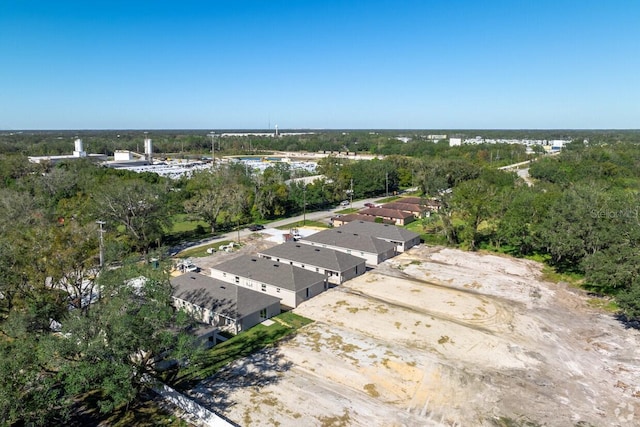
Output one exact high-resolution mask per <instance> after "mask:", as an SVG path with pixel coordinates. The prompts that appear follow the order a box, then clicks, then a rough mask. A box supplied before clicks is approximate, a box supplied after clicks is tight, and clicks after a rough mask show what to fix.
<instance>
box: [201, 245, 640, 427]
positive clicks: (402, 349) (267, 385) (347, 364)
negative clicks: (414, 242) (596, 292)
mask: <svg viewBox="0 0 640 427" xmlns="http://www.w3.org/2000/svg"><path fill="white" fill-rule="evenodd" d="M540 268H541V266H540V265H539V264H537V263H535V262H531V261H525V260H515V259H512V258H507V257H499V256H494V255H484V254H477V253H468V252H462V251H458V250H453V249H443V248H433V247H427V246H424V245H422V246H420V247H418V248H414V249H412V250H410V251H409V252H407V253H405V254H402V255H400V256H398V257H396V258H394V259H392V260H389V261H387V262H385V263H384V264H382V265H380V266H378V267H377V268H376V269H374V270H372V271H370V272H368V273H367V274H365V275H363V276H360V277H358V278H356V279H354V280H351V281H349V282H347V283H346V284H344V285H342V286H340V287H337V288H334V289H331V290H329V291H327V292H325V293H323V294H321V295H319V296H317V297H315V298H314V299H312V300H310V301H307V302H305V303H304V304H302V305H301V306H300V307H298V308H297V309H296V310H295V312H297V313H298V314H300V315H303V316H306V317H309V318H311V319H314V320H315V322H314V323H313V324H311V325H309V326H307V327H305V328H303V329H302V330H300V331H299V333H298V334H297V335H296V336H295V337H294V338H292V339H290V340H288V341H286V342H284V343H282V344H281V345H280V346H278V347H277V348H273V349H269V350H267V351H265V352H263V353H261V354H258V355H256V356H254V357H252V358H249V359H244V360H240V361H237V362H236V363H235V364H233V365H232V366H231V367H229V368H228V369H227V370H225V371H224V372H222V373H221V374H219V375H217V376H216V377H213V378H211V379H208V380H206V381H203V382H202V383H201V384H200V385H199V386H198V387H197V388H196V389H194V390H193V391H192V394H193V395H194V396H196V397H198V398H199V399H200V400H202V401H203V402H206V403H207V404H208V405H210V406H211V407H212V408H213V409H216V410H218V411H220V412H221V413H223V414H224V415H225V416H227V417H229V418H230V419H231V420H233V421H235V422H237V423H239V424H241V425H243V426H267V425H281V426H289V425H290V426H298V425H305V426H329V425H334V426H338V425H354V426H372V425H385V426H396V425H397V426H400V425H404V426H431V425H434V426H435V425H448V426H454V425H460V426H483V425H485V426H492V425H496V424H495V422H494V421H495V420H498V419H500V418H501V417H504V418H506V419H509V420H513V421H515V422H518V423H522V424H523V425H525V424H526V423H527V422H532V423H537V424H539V425H546V426H574V425H580V426H588V425H594V426H603V425H604V426H637V425H640V413H638V414H636V408H638V411H640V381H639V380H638V379H639V378H640V346H639V344H640V333H639V332H638V331H636V330H628V329H625V328H624V327H623V325H621V324H620V323H618V322H617V321H615V320H614V319H613V318H612V317H611V316H610V315H608V314H605V313H602V312H599V311H597V310H595V309H592V308H590V307H589V306H588V305H587V304H586V296H584V295H583V294H582V293H581V292H579V291H576V290H573V289H570V288H568V287H567V286H565V285H563V284H553V283H548V282H544V281H542V280H541V277H540V276H541V275H540ZM537 424H534V425H537ZM515 425H518V424H515Z"/></svg>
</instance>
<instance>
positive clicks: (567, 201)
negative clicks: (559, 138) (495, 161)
mask: <svg viewBox="0 0 640 427" xmlns="http://www.w3.org/2000/svg"><path fill="white" fill-rule="evenodd" d="M639 159H640V145H638V144H631V143H615V144H597V145H593V144H592V145H585V144H582V143H577V144H572V145H571V146H570V147H569V148H568V149H566V150H565V151H563V152H562V154H560V155H558V156H553V157H543V158H541V159H540V160H538V161H536V162H535V163H533V164H532V166H531V168H530V174H531V176H532V177H533V178H535V185H533V186H528V185H526V183H525V182H524V181H523V180H521V179H518V178H517V177H516V175H515V174H514V173H512V172H502V171H497V170H495V169H491V168H486V167H482V166H480V165H477V164H473V163H469V162H466V161H461V160H446V159H445V160H432V161H429V160H427V161H425V162H424V163H423V168H422V169H421V170H420V171H419V172H418V176H417V178H418V180H419V181H420V182H421V188H422V190H423V192H424V194H426V195H431V196H436V197H439V198H440V199H441V202H442V210H441V213H440V215H439V216H438V217H437V218H431V219H429V220H428V221H430V222H431V223H430V224H427V225H426V227H428V228H429V229H430V230H431V231H435V232H437V233H440V235H442V236H443V238H444V239H446V241H447V242H448V243H449V244H454V245H461V246H464V247H467V248H469V249H472V250H476V249H479V248H486V249H490V250H497V251H501V252H506V253H510V254H512V255H515V256H531V255H539V256H543V257H544V258H545V259H546V260H547V262H548V263H549V264H551V265H552V266H554V267H556V268H557V269H558V270H560V271H564V272H572V273H578V274H580V275H583V276H584V286H585V287H586V288H587V289H589V290H592V291H594V292H597V293H599V294H605V295H615V296H616V298H617V301H618V304H619V306H620V307H621V308H622V309H623V310H624V312H625V314H626V315H627V316H628V317H630V318H640V299H638V296H639V295H640V291H639V289H640V275H639V273H640V268H639V267H638V265H639V263H638V261H640V220H639V218H640V210H639V208H638V206H640V204H639V200H638V190H640V187H639V186H640V168H639V167H638V166H640V165H639V162H640V160H639ZM447 189H450V190H449V191H446V190H447Z"/></svg>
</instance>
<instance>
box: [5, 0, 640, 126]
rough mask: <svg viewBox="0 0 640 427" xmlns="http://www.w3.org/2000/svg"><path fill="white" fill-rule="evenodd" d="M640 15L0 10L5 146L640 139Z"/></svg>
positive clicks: (607, 7)
mask: <svg viewBox="0 0 640 427" xmlns="http://www.w3.org/2000/svg"><path fill="white" fill-rule="evenodd" d="M639 121H640V2H637V1H631V0H629V1H618V0H607V1H592V0H575V1H563V0H555V1H546V0H530V1H524V0H522V1H518V0H512V1H497V0H496V1H492V0H486V1H477V0H475V1H462V0H447V1H445V0H439V1H436V0H415V1H413V0H408V1H402V0H396V1H391V0H389V1H386V0H359V1H355V0H353V1H337V0H318V1H305V0H289V1H280V0H226V1H222V0H220V1H218V0H209V1H195V0H181V1H170V2H169V1H159V0H156V1H135V0H130V1H119V0H110V1H105V0H92V1H90V0H86V1H65V0H59V1H51V0H46V1H35V0H0V129H5V130H6V129H187V128H194V129H265V128H267V127H269V126H270V127H271V128H273V127H274V126H275V125H276V124H277V125H278V126H279V127H280V128H281V129H285V128H286V129H291V128H316V129H317V128H329V129H331V128H333V129H341V128H365V129H366V128H376V129H384V128H396V129H398V128H413V129H481V128H487V129H489V128H492V129H494V128H503V129H521V128H528V129H532V128H539V129H552V128H555V129H557V128H563V129H567V128H586V129H596V128H634V129H635V128H640V123H639Z"/></svg>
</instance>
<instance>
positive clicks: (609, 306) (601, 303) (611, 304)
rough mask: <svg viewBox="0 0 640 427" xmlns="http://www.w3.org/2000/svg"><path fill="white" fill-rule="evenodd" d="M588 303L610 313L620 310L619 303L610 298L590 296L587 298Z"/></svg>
mask: <svg viewBox="0 0 640 427" xmlns="http://www.w3.org/2000/svg"><path fill="white" fill-rule="evenodd" d="M587 304H589V306H590V307H593V308H598V309H601V310H604V311H607V312H609V313H617V312H618V311H619V310H620V307H618V304H616V302H615V301H614V300H612V299H608V298H589V299H588V300H587Z"/></svg>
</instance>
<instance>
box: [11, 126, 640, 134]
mask: <svg viewBox="0 0 640 427" xmlns="http://www.w3.org/2000/svg"><path fill="white" fill-rule="evenodd" d="M118 131H122V132H140V133H145V132H148V133H152V132H177V131H189V132H208V133H210V132H214V133H215V132H247V133H248V132H262V133H266V132H275V128H271V129H267V128H217V129H215V128H95V129H90V128H86V129H82V128H80V129H72V128H68V129H62V128H60V129H35V128H34V129H0V132H3V133H16V132H118ZM290 131H295V132H315V131H317V132H341V131H342V132H344V131H359V132H365V131H369V132H376V131H380V132H405V131H406V132H427V131H429V132H441V131H442V132H445V131H446V132H470V131H478V132H482V131H492V132H500V131H505V132H523V131H534V132H546V131H548V132H558V131H567V132H604V131H622V132H627V131H629V132H640V128H459V129H454V128H280V127H279V128H278V132H279V133H280V132H290Z"/></svg>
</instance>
